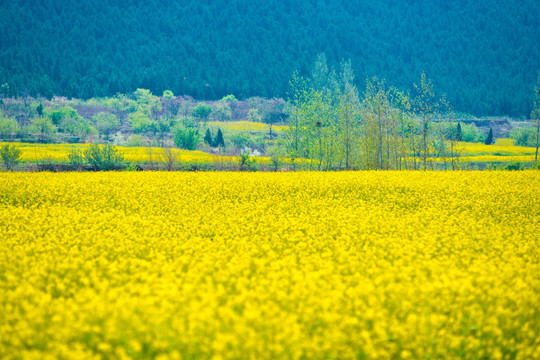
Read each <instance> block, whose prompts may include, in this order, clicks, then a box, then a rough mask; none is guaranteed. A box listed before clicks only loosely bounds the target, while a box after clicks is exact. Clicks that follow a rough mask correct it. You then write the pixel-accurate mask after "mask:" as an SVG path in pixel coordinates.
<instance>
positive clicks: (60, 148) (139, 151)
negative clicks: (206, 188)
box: [0, 142, 238, 164]
mask: <svg viewBox="0 0 540 360" xmlns="http://www.w3.org/2000/svg"><path fill="white" fill-rule="evenodd" d="M4 144H8V143H2V142H0V145H4ZM9 144H14V145H16V146H17V147H19V148H20V149H21V160H22V161H23V162H36V163H39V162H45V163H46V162H56V163H66V162H67V161H68V155H69V153H70V152H71V151H72V150H74V149H75V150H80V151H83V152H84V151H85V150H86V148H88V146H89V144H32V143H9ZM115 148H116V149H117V150H118V151H119V152H121V153H122V155H124V158H125V160H127V161H130V162H135V163H148V162H150V161H153V162H159V161H160V159H161V158H162V154H163V148H158V147H126V146H115ZM171 151H173V152H174V153H176V154H178V159H179V161H181V162H182V163H202V164H207V163H214V162H216V161H219V162H225V163H235V162H237V161H238V159H237V157H236V156H222V155H215V154H209V153H206V152H203V151H198V150H179V149H175V148H173V149H171Z"/></svg>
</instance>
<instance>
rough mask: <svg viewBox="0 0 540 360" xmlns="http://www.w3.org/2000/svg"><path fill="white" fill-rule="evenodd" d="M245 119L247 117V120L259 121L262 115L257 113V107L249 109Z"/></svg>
mask: <svg viewBox="0 0 540 360" xmlns="http://www.w3.org/2000/svg"><path fill="white" fill-rule="evenodd" d="M247 119H248V121H252V122H261V121H262V117H261V115H260V114H259V110H258V109H249V111H248V114H247Z"/></svg>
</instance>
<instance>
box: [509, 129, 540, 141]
mask: <svg viewBox="0 0 540 360" xmlns="http://www.w3.org/2000/svg"><path fill="white" fill-rule="evenodd" d="M510 138H511V139H514V140H516V145H519V146H536V129H535V128H533V127H524V128H515V129H512V131H511V132H510Z"/></svg>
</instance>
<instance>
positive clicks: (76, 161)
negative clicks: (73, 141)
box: [67, 148, 84, 169]
mask: <svg viewBox="0 0 540 360" xmlns="http://www.w3.org/2000/svg"><path fill="white" fill-rule="evenodd" d="M67 158H68V163H69V164H70V165H71V166H72V167H73V168H75V169H79V168H80V167H81V166H82V165H83V164H84V153H83V152H82V151H81V150H80V149H77V148H72V149H71V150H70V151H69V153H68V155H67Z"/></svg>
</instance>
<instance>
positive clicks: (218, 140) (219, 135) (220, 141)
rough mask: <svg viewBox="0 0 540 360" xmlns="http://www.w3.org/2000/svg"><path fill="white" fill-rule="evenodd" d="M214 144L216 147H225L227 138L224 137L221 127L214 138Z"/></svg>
mask: <svg viewBox="0 0 540 360" xmlns="http://www.w3.org/2000/svg"><path fill="white" fill-rule="evenodd" d="M214 145H215V146H216V147H222V148H224V147H225V140H224V139H223V133H222V132H221V128H218V131H217V134H216V139H215V140H214Z"/></svg>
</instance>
